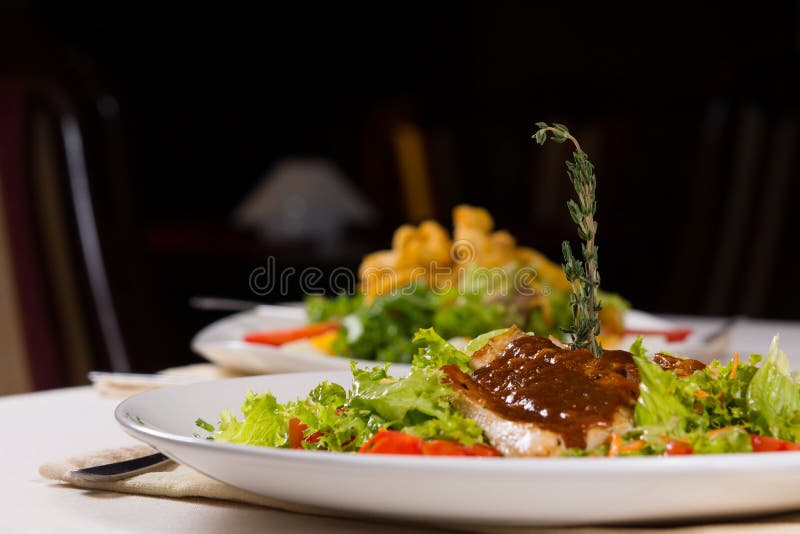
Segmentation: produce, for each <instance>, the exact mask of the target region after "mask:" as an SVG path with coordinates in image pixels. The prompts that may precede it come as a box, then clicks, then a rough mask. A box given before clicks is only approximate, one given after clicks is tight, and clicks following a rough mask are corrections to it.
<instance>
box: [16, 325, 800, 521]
mask: <svg viewBox="0 0 800 534" xmlns="http://www.w3.org/2000/svg"><path fill="white" fill-rule="evenodd" d="M671 319H673V320H675V321H676V322H678V323H681V324H684V325H689V326H694V327H695V328H697V329H698V330H700V331H701V332H702V331H710V330H713V328H714V327H715V326H716V325H718V324H720V323H721V320H718V319H698V318H685V317H677V318H671ZM776 331H781V333H782V340H783V342H782V346H783V347H784V349H785V350H786V352H787V353H788V354H789V355H790V357H791V358H792V362H793V365H794V366H795V367H800V323H788V322H782V323H779V322H774V321H752V320H742V321H739V322H738V323H737V324H736V326H735V328H734V331H733V342H732V348H734V349H736V350H739V351H740V353H742V354H744V353H747V352H749V351H755V352H764V351H765V350H766V348H767V346H768V345H769V341H770V339H771V337H772V335H773V334H774V333H775V332H776ZM117 402H118V400H116V399H108V398H101V397H99V396H98V395H97V393H96V392H95V391H94V390H92V389H90V388H88V387H81V388H71V389H63V390H55V391H50V392H43V393H34V394H27V395H17V396H11V397H4V398H0V422H2V427H3V434H4V435H3V439H2V441H1V442H0V443H2V444H1V445H0V532H8V533H23V532H59V533H60V532H80V533H81V534H93V533H96V532H97V533H100V532H102V533H112V532H152V533H156V532H169V533H172V534H174V533H175V532H193V533H204V532H209V533H212V532H213V533H217V532H225V533H228V534H238V533H247V532H258V533H263V532H375V531H376V530H377V531H381V532H383V533H386V534H389V533H391V532H401V531H402V532H404V531H407V530H409V528H408V527H404V526H402V525H396V524H376V523H369V522H361V521H350V520H341V519H330V518H320V517H311V516H303V515H296V514H290V513H286V512H279V511H275V510H268V509H263V508H257V507H250V506H243V505H235V504H225V503H219V502H210V501H204V500H201V499H197V500H170V499H157V498H151V497H140V496H133V495H118V494H109V493H91V492H85V491H81V490H76V489H73V488H67V487H62V486H59V485H57V484H53V483H50V482H47V481H44V480H42V479H41V478H40V477H39V475H38V474H37V468H38V466H39V465H40V464H41V463H43V462H45V461H48V460H61V459H63V458H65V457H67V456H70V455H73V454H76V453H81V452H85V451H89V450H96V449H103V448H111V447H118V446H125V445H130V444H132V443H133V438H130V437H129V436H127V435H126V434H124V433H123V432H122V430H120V428H119V427H118V426H117V423H116V422H115V420H114V418H113V409H114V407H115V406H116V404H117ZM331 490H332V491H335V488H331ZM414 530H415V531H416V532H421V531H422V530H420V529H418V528H417V529H414Z"/></svg>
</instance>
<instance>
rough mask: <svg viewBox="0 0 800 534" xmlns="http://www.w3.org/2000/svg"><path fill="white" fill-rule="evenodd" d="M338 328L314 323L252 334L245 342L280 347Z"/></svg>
mask: <svg viewBox="0 0 800 534" xmlns="http://www.w3.org/2000/svg"><path fill="white" fill-rule="evenodd" d="M337 328H339V323H313V324H309V325H305V326H301V327H298V328H286V329H283V330H269V331H267V332H251V333H249V334H246V335H245V336H244V340H245V341H248V342H250V343H262V344H264V345H276V346H278V345H283V344H284V343H289V342H290V341H297V340H298V339H306V338H309V337H314V336H319V335H321V334H324V333H326V332H330V331H331V330H336V329H337Z"/></svg>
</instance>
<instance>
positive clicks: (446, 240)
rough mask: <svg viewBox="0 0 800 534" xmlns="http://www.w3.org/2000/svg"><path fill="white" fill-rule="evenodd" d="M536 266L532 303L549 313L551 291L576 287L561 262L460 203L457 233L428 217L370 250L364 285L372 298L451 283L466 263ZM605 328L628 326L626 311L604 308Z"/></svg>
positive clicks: (482, 211) (363, 265)
mask: <svg viewBox="0 0 800 534" xmlns="http://www.w3.org/2000/svg"><path fill="white" fill-rule="evenodd" d="M472 267H479V268H502V269H508V270H512V269H514V268H519V267H528V268H532V272H533V276H531V277H529V279H527V280H526V281H525V283H526V284H527V286H528V287H529V288H531V289H533V292H532V293H533V295H531V296H528V297H527V305H526V306H525V307H527V308H534V307H535V308H539V309H540V310H541V311H542V313H543V314H544V316H545V317H546V318H547V317H549V315H550V310H549V302H548V298H547V295H548V294H551V293H553V292H555V293H560V294H564V293H569V292H570V291H571V287H570V284H569V282H568V281H567V278H566V276H565V275H564V271H563V269H562V268H561V266H560V265H559V264H556V263H553V262H552V261H550V260H549V259H547V257H546V256H545V255H544V254H542V253H540V252H538V251H536V250H534V249H532V248H529V247H518V246H517V243H516V239H514V237H513V236H512V235H511V234H510V233H508V232H507V231H505V230H494V220H493V219H492V216H491V215H490V214H489V212H488V211H487V210H485V209H483V208H479V207H474V206H467V205H460V206H456V207H455V208H454V209H453V237H452V239H451V237H450V235H449V234H448V232H447V230H445V229H444V228H443V227H442V226H441V225H440V224H439V223H437V222H434V221H425V222H423V223H421V224H420V225H419V226H413V225H409V224H405V225H403V226H401V227H399V228H398V229H397V230H396V231H395V233H394V238H393V239H392V248H391V250H382V251H379V252H374V253H372V254H369V255H367V256H366V257H365V258H364V260H363V262H362V263H361V266H360V267H359V278H360V280H361V290H362V292H364V294H365V295H366V296H367V298H368V299H371V298H374V297H376V296H380V295H387V294H390V293H391V292H393V291H395V290H397V289H399V288H402V287H404V286H407V285H408V284H410V283H414V282H425V283H426V284H428V285H429V286H430V287H436V288H442V287H444V286H445V284H447V285H448V286H450V287H452V285H453V284H454V283H456V281H457V280H459V279H460V278H459V276H460V275H461V274H462V273H463V272H464V270H465V269H467V268H472ZM601 320H602V322H603V324H604V327H605V326H607V327H608V329H609V330H611V331H614V332H617V331H621V330H622V329H623V328H624V327H623V317H622V312H621V311H619V310H614V309H607V310H606V309H604V310H603V312H601Z"/></svg>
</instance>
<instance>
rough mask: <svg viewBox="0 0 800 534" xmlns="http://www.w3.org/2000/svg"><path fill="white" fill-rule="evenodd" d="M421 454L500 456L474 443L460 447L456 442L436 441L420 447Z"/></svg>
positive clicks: (490, 449)
mask: <svg viewBox="0 0 800 534" xmlns="http://www.w3.org/2000/svg"><path fill="white" fill-rule="evenodd" d="M422 454H425V455H428V456H500V453H499V452H498V451H497V449H494V448H492V447H489V446H488V445H483V444H481V443H476V444H474V445H462V444H461V443H458V442H457V441H450V440H444V439H436V440H433V441H427V442H425V443H424V444H423V445H422Z"/></svg>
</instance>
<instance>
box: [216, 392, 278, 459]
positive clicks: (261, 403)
mask: <svg viewBox="0 0 800 534" xmlns="http://www.w3.org/2000/svg"><path fill="white" fill-rule="evenodd" d="M241 412H242V414H243V415H244V419H243V420H242V421H239V420H238V419H236V416H235V415H234V414H233V413H232V412H230V411H228V410H226V411H224V412H222V413H221V414H220V422H219V425H217V431H216V433H215V434H214V439H215V440H217V441H224V442H228V443H241V444H243V445H260V446H262V447H284V446H286V443H287V441H288V439H289V435H288V419H286V416H285V414H284V411H283V407H282V406H281V405H280V404H278V401H277V400H276V399H275V396H274V395H272V394H271V393H260V394H256V393H253V392H252V391H250V390H248V391H247V393H245V400H244V404H243V405H242V407H241Z"/></svg>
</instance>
